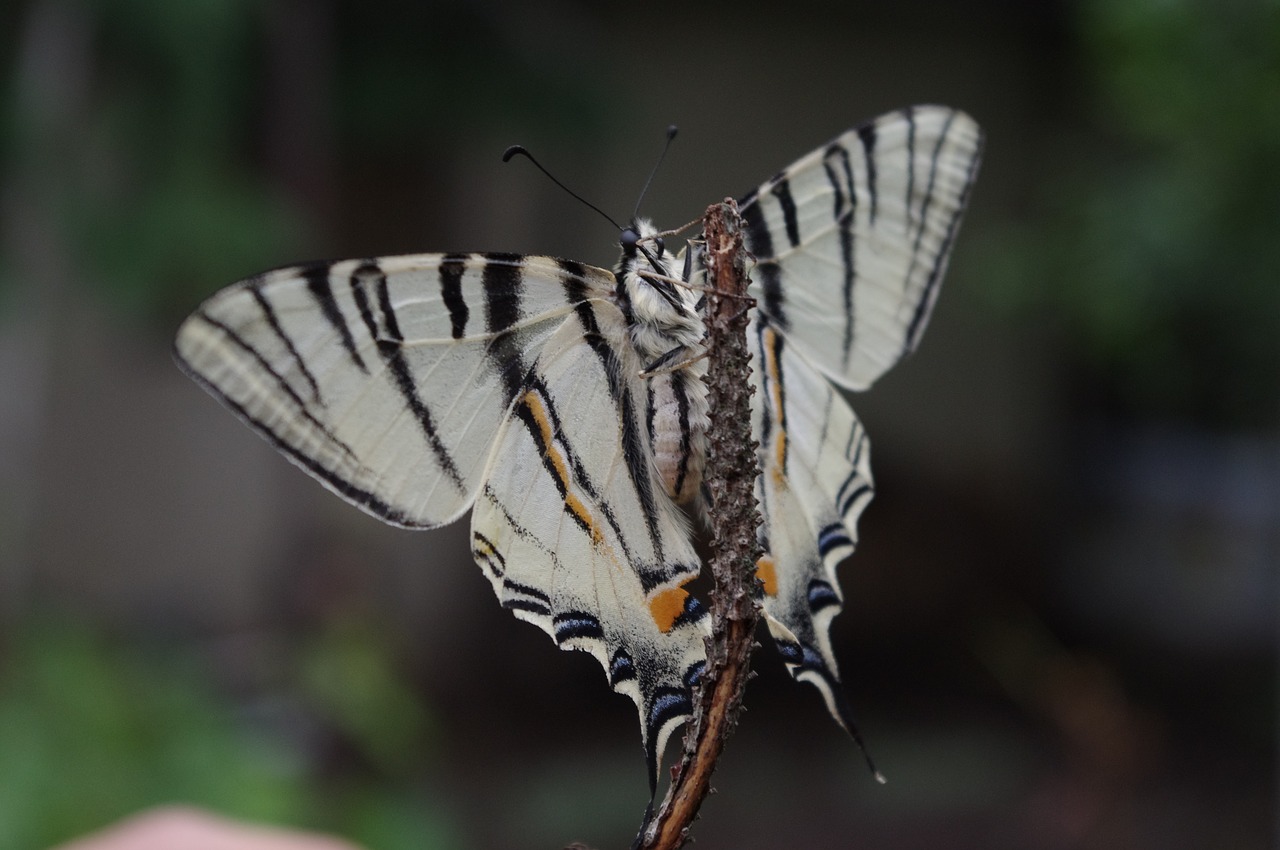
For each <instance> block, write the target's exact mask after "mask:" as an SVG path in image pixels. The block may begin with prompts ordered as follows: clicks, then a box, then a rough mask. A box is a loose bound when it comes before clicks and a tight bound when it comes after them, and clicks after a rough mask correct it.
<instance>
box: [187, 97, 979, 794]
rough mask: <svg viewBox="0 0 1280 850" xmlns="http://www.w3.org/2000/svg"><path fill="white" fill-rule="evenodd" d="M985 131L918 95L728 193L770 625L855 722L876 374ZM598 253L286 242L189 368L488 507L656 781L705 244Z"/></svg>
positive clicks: (391, 473) (402, 501)
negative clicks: (628, 725)
mask: <svg viewBox="0 0 1280 850" xmlns="http://www.w3.org/2000/svg"><path fill="white" fill-rule="evenodd" d="M981 148H982V134H981V131H980V130H979V128H978V126H977V125H976V124H975V123H974V121H973V120H972V119H971V118H969V117H968V116H967V115H965V114H964V113H962V112H959V111H956V110H953V109H949V108H945V107H939V106H918V107H911V108H907V109H903V110H900V111H897V112H893V113H890V114H887V115H884V116H882V117H880V118H877V119H875V120H874V121H871V122H868V123H866V124H863V125H861V126H858V127H856V128H854V129H852V130H849V131H848V132H846V133H844V134H842V135H840V136H838V137H837V138H836V139H834V140H832V141H831V142H830V143H828V144H826V145H824V146H822V147H820V148H818V149H817V150H815V151H813V152H812V153H810V154H809V155H807V156H805V157H803V158H801V159H800V160H798V161H796V162H795V163H793V164H792V165H791V166H789V167H787V168H785V169H783V170H782V171H781V172H779V173H778V174H777V175H775V176H774V177H772V178H770V179H769V180H768V181H766V182H765V183H764V184H763V185H762V186H760V187H759V188H758V189H756V190H755V191H752V192H750V193H748V194H747V195H746V196H744V197H742V198H741V199H740V201H739V208H740V210H741V215H742V218H743V221H744V224H745V228H746V230H745V236H746V243H747V247H748V249H749V250H750V252H751V253H752V254H753V255H754V257H755V260H756V265H755V268H754V271H753V273H752V277H753V283H752V284H751V288H750V294H751V295H752V296H753V297H754V299H755V300H756V302H757V308H756V309H755V310H753V311H752V316H751V320H750V322H749V325H748V331H747V333H748V344H749V347H750V349H751V368H752V377H751V381H752V382H753V385H754V387H755V393H754V396H753V401H752V418H753V423H752V426H753V433H754V435H755V437H756V439H757V440H758V442H759V448H758V458H759V462H760V468H761V470H762V472H761V475H760V477H759V479H758V480H757V481H756V486H755V490H756V496H757V498H758V500H759V502H760V506H761V514H762V517H763V524H762V525H761V526H760V529H759V532H758V533H759V542H760V543H761V546H762V548H763V550H764V552H765V555H764V556H763V557H762V558H761V559H760V561H759V563H758V565H757V578H758V579H759V583H760V592H761V602H762V605H763V611H764V617H765V620H766V622H767V625H768V628H769V631H770V634H771V636H772V638H773V640H774V642H775V643H776V645H777V647H778V649H779V651H780V654H781V656H782V658H783V660H784V662H785V663H786V665H787V667H788V669H789V670H790V672H791V673H792V675H793V676H794V677H795V678H796V679H798V680H801V681H807V682H810V683H812V684H813V685H815V686H816V687H817V688H818V690H819V691H820V692H821V694H822V697H823V699H824V701H825V702H826V705H827V708H828V710H829V711H830V713H831V714H832V716H833V717H834V718H835V719H836V721H837V722H839V723H840V724H841V725H842V726H844V727H845V728H846V729H847V730H849V731H850V732H852V731H853V723H852V718H851V715H850V712H849V708H848V704H847V702H846V699H845V697H844V696H843V691H842V688H841V685H840V677H839V673H838V668H837V665H836V659H835V656H834V654H833V652H832V646H831V640H830V637H829V629H830V625H831V621H832V619H833V618H834V617H835V615H836V614H837V613H838V612H839V611H840V610H841V607H842V604H843V595H842V592H841V589H840V585H839V583H838V581H837V578H836V567H837V565H838V564H839V563H840V562H841V561H842V560H844V559H845V558H846V557H847V556H848V555H849V554H851V553H852V552H853V550H854V546H855V543H856V541H857V530H856V523H857V519H858V516H859V515H860V514H861V512H862V510H863V509H864V508H865V507H866V505H867V502H868V501H869V500H870V498H871V496H872V492H873V484H872V477H871V470H870V465H869V450H868V443H867V437H866V434H865V432H864V430H863V428H862V425H861V424H860V423H859V421H858V419H857V417H856V416H855V415H854V412H853V410H852V409H851V408H850V406H849V404H848V402H847V401H846V400H845V397H844V395H843V394H842V393H841V390H842V389H847V390H863V389H866V388H867V387H869V386H870V385H871V384H872V382H873V381H875V380H876V379H877V378H878V377H879V376H880V375H882V374H883V373H884V372H885V371H886V370H887V369H889V368H890V367H891V366H893V365H894V364H895V363H896V362H897V361H898V360H899V359H901V358H902V357H903V356H904V355H905V354H907V353H908V352H910V351H911V350H913V349H914V348H915V347H916V345H917V344H918V342H919V340H920V337H921V334H922V333H923V331H924V328H925V325H926V324H927V322H928V319H929V314H930V312H931V310H932V309H933V305H934V302H935V300H936V298H937V295H938V290H939V285H940V283H941V281H942V276H943V273H944V271H945V268H946V265H947V259H948V256H949V254H950V251H951V247H952V244H953V242H954V240H955V237H956V232H957V228H958V226H959V223H960V219H961V215H962V213H963V210H964V207H965V204H966V201H967V198H968V195H969V191H970V188H971V186H972V185H973V181H974V178H975V175H976V172H977V168H978V163H979V159H980V154H981ZM620 248H621V257H620V259H619V262H618V264H617V266H616V267H615V269H614V270H613V271H612V272H610V271H606V270H604V269H601V268H596V267H593V266H589V265H584V264H582V263H578V262H574V261H572V260H565V259H558V258H553V257H543V256H527V255H520V254H508V253H456V254H414V255H406V256H391V257H375V258H367V259H351V260H343V261H339V262H320V263H311V264H305V265H295V266H289V267H285V268H280V269H276V270H274V271H268V272H264V273H262V274H259V275H256V276H254V277H250V278H248V279H246V280H243V281H241V282H239V283H237V284H234V285H232V286H230V287H228V288H227V289H224V290H222V291H221V292H218V293H217V294H215V295H214V296H213V297H211V298H210V299H209V300H208V301H206V302H205V303H204V304H203V305H202V306H201V307H200V308H199V309H198V310H196V311H195V312H194V313H193V314H192V315H191V316H190V317H189V318H188V319H187V320H186V321H185V322H184V323H183V324H182V326H181V328H180V329H179V331H178V334H177V338H176V341H175V343H174V352H175V357H176V359H177V361H178V363H179V365H180V366H181V368H182V369H183V370H184V371H186V372H187V374H189V375H190V376H191V377H192V378H194V379H195V380H196V381H197V382H198V383H200V384H201V385H202V386H203V387H204V388H205V389H206V390H208V391H209V392H210V393H212V394H213V395H214V396H215V397H217V398H218V399H219V400H220V401H221V402H222V403H223V404H225V405H226V406H227V407H229V408H230V409H231V410H232V411H233V412H234V413H235V414H236V415H237V416H239V417H240V418H241V419H242V420H243V421H244V422H245V423H246V424H248V425H249V426H250V427H251V428H253V429H254V430H255V431H257V432H258V433H259V434H261V435H262V436H263V437H265V438H266V439H267V440H268V441H269V442H271V443H272V445H274V446H275V447H276V448H277V449H279V450H280V452H281V453H283V454H284V455H285V456H286V457H287V458H288V459H289V460H291V461H292V462H294V463H295V464H297V465H298V466H300V467H301V468H302V469H303V470H304V471H306V472H307V473H308V474H310V475H311V476H313V477H314V478H316V479H317V480H319V481H320V483H322V484H323V485H324V486H326V487H327V488H329V489H330V490H332V491H333V492H335V493H337V494H338V495H339V496H341V497H342V498H344V499H346V500H347V501H349V502H351V503H352V504H354V505H356V506H357V507H359V508H361V509H363V510H364V511H366V512H368V513H370V514H372V515H374V516H376V517H378V518H380V519H382V520H384V521H386V522H388V523H391V524H392V525H397V526H401V527H404V528H411V529H423V528H435V527H438V526H441V525H445V524H447V523H450V522H453V521H455V520H457V519H458V518H460V517H461V516H462V514H464V513H465V512H466V511H467V510H468V509H471V510H472V518H471V549H472V553H473V555H474V557H475V560H476V563H477V564H478V565H479V566H480V568H481V570H482V571H483V573H484V575H485V576H486V577H487V578H488V580H489V581H490V583H491V584H492V586H493V589H494V592H495V593H496V595H497V597H498V599H499V601H500V602H501V604H502V606H503V607H504V608H507V609H509V610H510V611H511V612H512V613H514V614H515V616H516V617H519V618H520V619H523V620H527V621H529V622H531V623H534V624H535V625H537V626H538V627H540V628H541V629H543V630H544V631H545V632H547V633H548V634H549V635H550V636H551V637H552V639H553V640H554V641H555V642H556V644H557V645H558V646H560V647H561V648H562V649H573V650H581V651H585V652H589V653H591V654H592V655H593V656H594V657H595V658H596V660H597V661H599V663H600V664H601V666H602V667H603V668H604V670H605V674H606V677H607V679H608V682H609V685H610V686H611V687H612V688H613V689H614V690H615V691H618V692H621V693H624V694H626V695H627V696H629V697H630V698H631V699H632V700H634V701H635V704H636V706H637V709H638V712H639V719H640V728H641V738H642V742H643V744H644V749H645V757H646V766H647V769H648V775H649V785H650V791H651V796H652V793H653V792H654V790H655V789H656V783H657V773H658V765H659V762H660V759H661V755H662V752H663V750H664V748H665V745H666V743H667V740H668V739H669V737H670V736H671V734H672V732H673V731H674V730H675V729H676V728H677V727H678V726H679V725H680V724H681V723H683V722H684V721H685V720H686V719H687V718H688V716H689V715H690V712H691V710H692V688H693V687H694V686H695V685H696V683H697V682H698V680H699V677H700V676H701V674H702V671H703V668H704V666H705V660H706V659H705V649H704V643H703V639H704V636H705V635H706V634H707V632H708V618H707V617H706V609H705V607H704V606H703V604H702V603H701V602H700V601H699V600H698V598H697V597H696V596H695V595H693V594H692V593H690V592H689V590H688V588H687V587H686V585H688V583H689V582H690V581H692V580H693V579H694V578H695V577H696V576H697V575H698V573H699V571H700V569H701V562H700V559H699V557H698V555H697V553H696V552H695V550H694V546H693V542H692V534H691V521H690V519H689V515H688V514H689V513H693V514H695V515H696V514H697V513H698V512H699V511H700V510H701V509H702V499H701V498H700V482H701V474H702V466H703V462H704V458H705V451H706V442H707V429H708V427H709V420H708V409H707V394H706V388H705V385H704V384H703V382H702V376H703V375H704V374H705V372H706V361H705V358H704V357H702V356H701V355H702V354H704V353H705V348H704V333H705V328H704V324H703V319H704V310H705V298H704V295H703V291H702V290H703V289H704V288H705V269H704V266H703V262H702V257H701V253H700V250H699V243H698V242H697V241H696V240H692V241H690V243H689V244H688V245H686V246H685V247H684V248H683V249H681V250H680V251H678V252H674V253H673V252H671V251H669V250H668V248H667V246H666V244H665V241H664V236H663V235H662V234H660V233H659V231H658V230H657V229H656V228H654V226H653V225H652V224H651V223H650V222H648V221H646V220H641V219H637V220H635V221H633V222H632V223H631V225H630V226H628V227H626V228H624V229H623V230H622V234H621V238H620Z"/></svg>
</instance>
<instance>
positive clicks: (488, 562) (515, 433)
mask: <svg viewBox="0 0 1280 850" xmlns="http://www.w3.org/2000/svg"><path fill="white" fill-rule="evenodd" d="M626 334H627V328H626V324H625V322H624V320H623V317H622V314H621V312H619V310H618V309H617V308H616V307H615V306H613V305H612V304H611V303H607V302H604V301H588V302H585V303H583V304H580V305H578V307H577V308H576V310H575V311H574V313H573V314H572V315H571V316H569V317H568V318H566V319H565V321H564V323H563V324H562V325H561V327H560V328H559V329H558V330H557V331H556V332H555V334H554V335H552V336H551V337H550V339H548V340H547V342H546V344H545V346H544V347H543V349H542V352H541V354H540V355H539V356H538V358H537V360H536V361H535V362H534V363H533V364H531V365H532V366H533V369H532V372H531V380H530V381H529V382H528V383H527V384H526V385H525V387H524V388H523V389H522V390H521V392H520V393H519V395H518V396H517V398H516V399H515V403H514V405H513V406H512V408H511V410H510V412H509V413H508V414H507V416H506V418H505V420H504V421H503V422H502V425H501V427H500V428H499V429H498V433H497V436H496V442H495V444H494V448H493V454H492V456H491V458H490V460H489V463H488V467H487V469H486V472H485V475H484V483H483V486H482V489H481V491H480V494H479V496H478V498H477V500H476V507H475V513H474V514H473V516H472V526H471V527H472V547H473V551H474V554H475V557H476V561H477V562H478V563H479V564H480V566H481V567H482V568H483V569H484V572H485V575H487V576H488V578H489V580H490V582H492V584H493V588H494V592H495V593H497V595H498V599H499V600H500V601H501V602H502V605H503V606H504V607H506V608H509V609H511V610H512V611H513V612H514V613H515V615H516V616H517V617H520V618H521V619H524V620H528V621H530V622H532V623H535V624H537V625H538V626H539V627H540V628H542V629H543V630H544V631H546V632H547V633H548V634H550V635H551V637H552V638H553V639H554V640H555V641H556V643H557V644H558V645H559V646H561V647H562V648H564V649H577V650H583V651H586V652H590V653H591V654H592V655H593V656H595V658H596V660H597V661H599V662H600V664H601V666H603V667H604V669H605V673H606V675H607V677H608V680H609V684H610V685H611V686H612V687H613V689H614V690H616V691H619V692H621V693H624V694H626V695H627V696H629V697H631V699H632V700H634V701H635V703H636V706H637V708H638V709H639V713H640V728H641V736H642V740H643V742H644V747H645V753H646V758H647V762H648V768H649V783H650V790H651V791H652V790H653V789H654V788H656V782H657V770H658V764H659V763H660V761H661V758H662V752H663V749H664V748H665V745H666V742H667V740H668V738H669V737H670V735H671V733H672V731H674V730H675V729H676V728H677V727H678V726H679V725H680V724H681V723H682V722H683V721H684V720H685V718H686V717H687V716H688V715H689V713H690V711H691V710H692V704H691V690H690V689H691V686H692V685H693V684H694V682H696V681H697V679H698V677H699V676H700V675H701V673H702V669H703V666H704V664H705V648H704V645H703V637H704V636H705V635H706V633H707V628H706V627H707V623H706V618H705V617H704V614H705V610H704V609H703V607H702V605H701V604H700V603H699V602H698V601H697V600H696V599H695V598H694V597H693V596H691V595H689V593H688V592H687V591H686V590H685V589H684V587H683V585H684V584H685V583H686V582H688V581H689V580H690V579H692V578H693V577H694V576H696V575H697V574H698V571H699V568H700V561H699V559H698V556H697V553H696V552H695V551H694V549H693V545H692V542H691V540H690V537H689V531H688V528H687V527H686V523H685V521H684V518H683V516H682V515H681V514H680V512H679V510H678V509H677V507H676V506H675V504H674V503H673V502H672V501H671V499H670V498H668V497H667V495H666V494H665V492H664V491H663V487H662V483H661V481H660V480H659V479H658V477H657V475H656V473H655V471H654V467H653V464H652V463H651V455H652V449H651V448H650V446H649V443H648V439H649V438H648V430H647V428H646V426H645V422H644V418H643V411H644V410H645V393H646V386H645V382H644V381H643V380H642V379H640V378H639V377H638V374H639V371H640V368H641V364H640V363H639V362H638V360H637V358H636V356H635V355H634V354H633V353H632V351H631V349H630V347H629V343H628V340H627V335H626Z"/></svg>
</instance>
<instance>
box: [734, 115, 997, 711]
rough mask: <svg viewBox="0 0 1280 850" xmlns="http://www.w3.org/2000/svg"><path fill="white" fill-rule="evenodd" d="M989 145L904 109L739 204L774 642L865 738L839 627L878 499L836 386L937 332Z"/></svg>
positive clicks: (955, 122)
mask: <svg viewBox="0 0 1280 850" xmlns="http://www.w3.org/2000/svg"><path fill="white" fill-rule="evenodd" d="M981 146H982V135H981V132H980V131H979V129H978V127H977V125H976V124H975V123H974V122H973V120H972V119H971V118H969V117H968V116H967V115H965V114H964V113H962V112H957V111H955V110H952V109H947V108H944V107H936V106H923V107H914V108H910V109H904V110H902V111H900V112H895V113H891V114H889V115H885V116H883V117H881V118H879V119H877V120H875V121H873V122H871V123H869V124H865V125H863V126H861V127H858V128H855V129H853V130H850V131H849V132H847V133H845V134H843V135H841V136H840V137H838V138H837V139H835V140H833V141H832V142H831V143H830V144H828V145H826V146H825V147H822V148H819V149H818V150H816V151H814V152H813V153H811V154H809V155H808V156H806V157H804V158H802V159H800V160H799V161H797V162H796V163H795V164H793V165H791V166H790V167H789V168H787V169H785V170H783V171H782V172H780V173H779V174H778V175H776V176H775V177H773V178H772V179H770V180H769V181H768V182H766V183H765V184H764V185H763V186H761V187H760V188H759V189H757V190H756V191H754V192H752V193H751V194H749V195H748V196H747V197H745V198H744V199H743V200H742V202H741V204H740V207H741V209H742V213H743V219H744V221H745V223H746V226H747V244H748V246H749V248H750V250H751V251H752V253H753V254H754V255H755V256H756V258H757V266H756V268H755V270H754V272H753V274H752V278H753V283H752V294H753V295H755V297H756V298H757V299H758V301H759V309H758V311H757V313H756V314H755V316H754V317H753V321H752V325H751V328H750V331H749V332H750V334H751V340H750V344H751V345H752V347H753V349H754V350H753V362H752V369H753V373H754V374H753V380H754V381H755V382H756V394H755V397H754V410H755V416H756V428H757V431H756V433H757V434H758V435H759V441H760V449H759V457H760V467H761V470H762V476H761V479H760V481H759V484H758V487H757V494H758V496H759V498H760V500H761V514H762V516H763V519H764V523H763V525H762V526H761V527H760V537H761V542H762V544H763V547H764V549H765V552H766V556H765V559H764V560H763V561H762V563H761V568H760V577H761V580H762V584H763V588H764V609H765V613H766V615H767V616H768V622H769V627H770V630H771V632H772V634H773V637H774V639H775V643H776V644H777V645H778V648H779V650H780V652H781V653H782V655H783V658H784V660H785V661H786V662H787V665H788V667H789V669H790V670H791V672H792V674H793V675H794V676H795V677H796V678H797V679H799V680H802V681H808V682H811V683H812V684H814V685H815V686H817V687H818V689H819V690H820V691H821V692H822V695H823V698H824V699H825V701H826V703H827V707H828V708H829V710H830V711H831V714H832V715H833V716H834V717H835V718H836V720H837V721H838V722H840V723H841V724H842V725H843V726H845V727H846V728H847V729H849V731H850V732H851V733H853V734H854V735H855V736H856V735H857V732H856V729H855V728H854V726H853V723H852V718H851V715H850V712H849V708H848V705H847V703H846V701H845V698H844V696H843V694H842V691H841V688H840V680H839V673H838V670H837V667H836V660H835V656H834V655H833V653H832V650H831V641H830V638H829V629H830V625H831V621H832V619H833V618H834V617H835V615H836V614H837V613H839V611H840V609H841V606H842V604H843V595H842V593H841V591H840V585H839V582H838V581H837V579H836V566H837V565H838V564H839V562H840V561H841V560H843V559H844V558H845V557H847V556H848V555H849V554H851V553H852V552H853V549H854V545H855V544H856V541H857V519H858V516H859V515H860V514H861V513H862V510H863V508H865V507H866V505H867V503H868V502H869V501H870V499H871V496H872V493H873V488H872V479H871V469H870V463H869V461H870V457H869V447H868V445H867V439H866V435H865V433H864V432H863V429H862V426H861V424H860V423H859V422H858V419H857V417H856V416H854V413H853V411H852V410H851V409H850V407H849V405H848V403H847V402H846V401H845V400H844V398H843V397H842V396H841V395H840V393H839V392H838V391H837V390H836V388H835V387H834V386H833V385H832V382H835V383H836V384H838V385H841V386H844V387H847V388H850V389H865V388H867V387H868V386H870V384H871V383H872V382H873V381H875V380H876V379H877V378H878V377H879V376H880V375H882V374H883V373H884V372H885V371H886V370H887V369H888V368H889V367H891V366H892V365H893V364H894V363H896V362H897V361H898V360H900V359H901V358H902V357H903V356H904V355H905V354H907V353H908V352H910V351H911V350H912V349H914V348H915V346H916V344H917V343H918V342H919V339H920V335H921V333H922V332H923V331H924V327H925V325H926V324H927V322H928V320H929V313H930V311H931V310H932V309H933V304H934V301H935V299H936V298H937V294H938V287H939V284H940V283H941V280H942V274H943V272H944V270H945V268H946V264H947V258H948V256H949V253H950V250H951V245H952V242H953V240H954V239H955V235H956V231H957V228H958V227H959V223H960V218H961V214H962V213H963V210H964V206H965V201H966V199H967V197H968V193H969V189H970V186H971V185H972V183H973V179H974V177H975V175H976V173H977V168H978V162H979V156H980V153H981Z"/></svg>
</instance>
